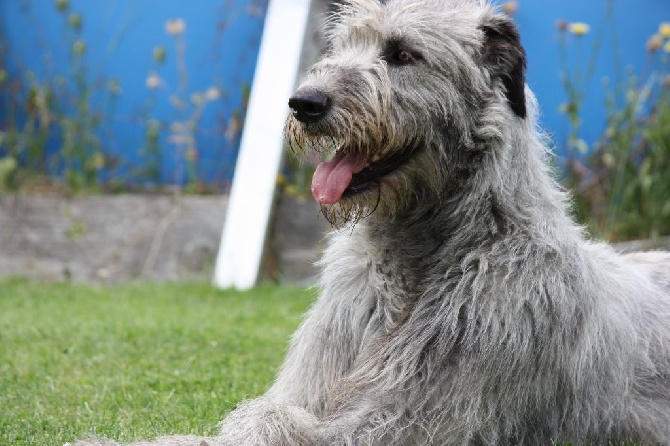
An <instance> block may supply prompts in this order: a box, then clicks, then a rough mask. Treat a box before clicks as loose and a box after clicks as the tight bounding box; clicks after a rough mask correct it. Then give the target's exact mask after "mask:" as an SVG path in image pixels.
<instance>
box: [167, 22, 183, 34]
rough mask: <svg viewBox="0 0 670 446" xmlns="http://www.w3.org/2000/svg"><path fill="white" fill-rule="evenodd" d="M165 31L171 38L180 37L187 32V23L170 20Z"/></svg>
mask: <svg viewBox="0 0 670 446" xmlns="http://www.w3.org/2000/svg"><path fill="white" fill-rule="evenodd" d="M165 31H166V32H167V33H168V34H170V35H171V36H178V35H180V34H183V33H184V31H186V22H184V20H182V19H174V20H168V21H167V22H165Z"/></svg>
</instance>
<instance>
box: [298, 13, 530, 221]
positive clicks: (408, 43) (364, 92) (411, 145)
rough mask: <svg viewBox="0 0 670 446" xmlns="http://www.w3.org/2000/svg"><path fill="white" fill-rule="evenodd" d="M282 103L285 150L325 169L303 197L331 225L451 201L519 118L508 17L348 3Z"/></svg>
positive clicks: (519, 51) (519, 86) (522, 112)
mask: <svg viewBox="0 0 670 446" xmlns="http://www.w3.org/2000/svg"><path fill="white" fill-rule="evenodd" d="M327 39H328V42H329V47H328V51H327V52H326V54H325V56H324V58H323V59H322V60H321V61H320V62H319V63H317V64H315V65H314V66H313V67H312V68H311V69H310V70H309V71H308V72H307V74H306V75H305V77H304V78H303V79H302V82H301V84H300V86H299V88H298V89H297V91H296V92H295V93H294V95H293V96H292V97H291V99H290V100H289V107H290V108H291V114H290V115H289V117H288V120H287V123H286V129H285V133H286V137H287V141H288V143H289V147H290V148H291V149H292V150H293V151H294V152H295V153H296V154H298V155H300V154H303V153H304V152H312V151H318V152H321V153H322V154H324V155H325V156H326V158H327V161H325V162H323V163H321V164H320V165H319V166H318V167H317V169H316V172H315V174H314V177H313V181H312V192H313V195H314V198H315V199H316V200H317V202H319V203H321V205H322V209H323V211H324V215H326V217H327V218H329V220H330V221H331V222H332V223H334V224H336V225H339V224H341V223H342V222H344V221H357V220H359V219H360V218H363V217H365V216H368V215H370V214H373V215H375V217H376V218H382V219H390V218H396V217H398V216H400V215H402V214H403V212H404V211H406V210H407V209H408V208H410V207H412V208H415V207H417V206H418V207H425V208H430V207H434V206H437V205H439V204H440V202H441V201H442V200H443V199H444V198H445V196H447V195H453V194H455V193H458V189H459V188H462V187H463V186H464V184H465V183H466V182H467V180H468V178H469V177H471V176H472V175H474V174H475V173H476V171H477V170H478V168H479V166H480V164H481V163H482V160H483V159H484V158H485V157H486V156H487V154H490V153H491V152H493V151H495V150H496V148H499V147H501V146H503V145H504V139H505V137H506V136H505V135H506V133H507V131H506V130H505V128H506V127H507V126H509V123H510V120H523V119H525V117H526V98H525V91H524V88H525V79H524V70H525V53H524V50H523V48H522V47H521V44H520V40H519V34H518V32H517V30H516V27H515V26H514V24H513V23H512V22H511V20H510V19H509V18H508V17H506V16H504V15H502V14H500V13H497V12H496V11H495V10H494V9H493V8H492V7H491V6H489V5H488V4H486V3H485V2H482V1H476V0H386V1H382V2H379V1H375V0H350V1H348V2H346V3H344V4H342V5H341V6H340V8H339V10H338V12H337V13H335V14H334V15H333V18H332V19H331V21H330V23H329V28H328V33H327Z"/></svg>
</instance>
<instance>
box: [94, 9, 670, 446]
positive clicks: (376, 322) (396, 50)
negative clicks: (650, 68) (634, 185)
mask: <svg viewBox="0 0 670 446" xmlns="http://www.w3.org/2000/svg"><path fill="white" fill-rule="evenodd" d="M328 39H329V42H330V47H329V50H328V52H327V54H326V56H325V57H324V58H323V60H321V61H320V62H319V63H317V64H316V65H315V66H313V67H312V68H311V69H310V70H309V72H308V73H307V74H306V76H305V78H304V79H303V81H302V83H301V85H300V87H299V88H298V90H297V91H296V93H295V95H294V96H293V97H292V98H291V100H290V103H289V105H290V106H291V108H292V114H291V115H290V116H289V118H288V121H287V124H286V135H287V139H288V142H289V144H290V146H291V148H292V149H293V150H294V151H295V152H297V153H299V154H303V153H312V152H313V151H319V152H325V153H329V154H330V156H332V158H331V159H330V160H329V161H326V162H324V163H322V164H321V165H320V166H319V167H318V168H317V171H316V173H315V175H314V180H313V185H312V186H313V187H312V189H313V193H314V196H315V198H316V199H317V201H319V202H320V203H321V204H322V208H323V213H324V215H325V216H326V217H327V218H328V219H329V220H330V221H331V222H332V223H333V225H335V226H336V227H337V230H335V231H334V232H333V233H332V235H331V236H330V238H329V245H328V248H327V249H326V251H325V253H324V256H323V259H322V261H321V267H322V276H321V283H320V288H321V294H320V297H319V299H318V300H317V302H316V303H315V304H314V306H313V308H312V309H311V310H310V311H309V313H308V315H307V317H306V319H305V321H304V323H303V324H302V326H301V327H300V329H299V330H298V331H297V333H296V334H295V336H294V337H293V341H292V343H291V347H290V350H289V352H288V355H287V357H286V360H285V362H284V364H283V366H282V368H281V371H280V373H279V375H278V377H277V379H276V381H275V383H274V385H273V386H272V388H271V389H270V390H269V391H268V392H267V394H265V395H264V396H261V397H259V398H257V399H255V400H252V401H248V402H243V403H241V404H239V405H238V407H237V408H236V409H235V410H233V411H232V412H231V413H230V415H229V416H228V417H227V418H226V420H224V421H223V422H222V424H221V433H220V436H218V437H215V438H207V439H204V438H195V437H169V438H163V439H158V440H156V442H155V443H151V444H166V445H168V444H172V445H187V444H188V445H198V444H203V445H205V444H210V445H422V444H440V445H442V444H444V445H460V444H487V445H498V444H510V445H512V444H514V445H520V444H525V445H540V444H543V445H546V444H551V442H552V441H561V442H568V441H569V442H572V443H573V444H584V443H589V444H607V442H609V441H633V442H637V443H639V444H670V254H666V253H660V252H656V253H646V254H634V255H626V256H625V255H619V254H617V253H615V252H614V251H613V250H612V249H611V248H610V247H609V246H607V245H605V244H601V243H595V242H591V241H588V240H587V239H586V238H585V236H584V234H583V232H582V229H581V228H580V227H579V226H577V225H576V224H575V223H574V222H573V220H572V219H571V218H570V216H569V215H568V209H567V208H568V199H567V197H566V195H565V193H564V192H563V191H562V190H561V189H560V187H559V186H558V185H557V184H556V183H555V181H554V180H553V179H552V176H551V175H550V172H549V167H548V165H549V162H548V156H549V155H548V149H547V144H546V141H545V140H544V138H543V136H542V134H541V133H540V132H539V131H538V129H537V128H536V114H537V104H536V101H535V99H534V97H533V95H532V93H531V92H530V91H529V90H528V89H527V88H526V87H525V80H524V70H525V54H524V50H523V49H522V47H521V44H520V41H519V35H518V33H517V30H516V28H515V26H514V25H513V23H512V22H511V21H510V20H509V19H508V18H507V17H506V16H504V15H502V14H499V13H498V12H496V10H495V9H494V8H493V7H492V6H491V5H489V4H488V3H486V2H483V1H476V0H388V1H386V2H379V1H374V0H352V1H348V2H347V3H346V4H344V5H341V6H340V9H339V10H338V12H337V13H336V14H335V15H334V16H333V19H332V21H331V22H330V24H329V32H328ZM82 444H85V443H82Z"/></svg>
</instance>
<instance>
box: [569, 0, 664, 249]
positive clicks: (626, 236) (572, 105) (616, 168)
mask: <svg viewBox="0 0 670 446" xmlns="http://www.w3.org/2000/svg"><path fill="white" fill-rule="evenodd" d="M578 25H579V26H578ZM558 28H559V37H560V38H559V50H560V54H561V60H562V62H563V72H562V79H563V86H564V89H565V92H566V95H567V97H568V101H567V102H566V103H565V104H564V105H563V106H562V107H561V111H562V112H563V113H565V115H566V117H567V120H568V124H569V135H568V139H567V148H566V151H567V153H568V162H567V179H566V182H567V185H568V187H570V188H571V189H572V191H573V194H574V197H575V201H574V211H575V214H576V217H577V219H578V220H579V221H581V222H583V223H584V224H586V225H587V226H588V227H589V229H590V230H591V232H592V233H594V234H595V235H597V236H599V237H603V238H606V239H608V240H612V241H615V240H630V239H638V238H647V237H658V236H662V235H668V234H670V70H669V63H668V58H669V54H668V53H670V41H668V38H669V37H670V35H666V34H670V27H668V25H667V24H661V25H660V27H659V33H658V34H656V35H654V36H653V37H652V38H651V39H650V40H649V43H647V48H646V51H647V58H648V62H647V68H646V69H645V72H644V73H642V75H641V76H639V77H638V76H637V75H635V73H633V72H632V70H628V72H627V74H626V75H625V76H621V75H620V74H619V73H615V76H616V79H617V80H616V82H615V85H614V86H613V87H609V90H608V96H607V100H606V104H605V106H606V110H607V125H606V129H605V132H604V134H603V136H602V137H601V139H600V140H599V141H598V142H596V143H595V144H593V145H592V146H589V144H588V143H587V142H586V141H584V140H583V139H582V138H581V122H582V114H583V110H582V106H583V103H584V99H585V97H586V94H587V92H588V85H589V81H590V80H591V78H592V77H593V74H594V68H595V65H596V64H597V61H598V59H599V55H600V51H601V48H602V45H603V41H604V39H605V36H606V34H607V33H606V31H608V29H607V28H610V29H609V31H610V32H611V38H612V41H613V42H612V43H613V46H614V48H615V52H616V54H615V59H616V60H617V61H618V62H619V64H618V65H619V66H620V61H619V55H618V48H617V45H618V40H617V34H616V29H615V26H614V23H613V19H612V1H611V0H610V1H608V2H607V11H606V20H605V21H604V25H603V26H602V27H601V28H600V30H599V31H598V33H597V35H596V37H595V39H594V40H593V44H592V47H591V48H590V54H589V57H588V62H587V63H586V64H585V65H586V66H584V64H583V51H584V45H585V41H584V38H583V36H584V35H585V34H587V33H588V32H589V27H588V25H587V24H568V23H566V22H563V21H560V22H559V24H558ZM570 34H572V36H574V38H573V39H574V40H572V42H573V43H574V45H573V46H570V45H569V43H568V38H567V37H568V36H569V35H570ZM570 51H574V52H575V53H576V54H577V63H576V65H575V66H570V64H569V63H568V52H570ZM662 53H663V54H662ZM620 79H621V80H620ZM605 84H606V85H609V83H608V82H605Z"/></svg>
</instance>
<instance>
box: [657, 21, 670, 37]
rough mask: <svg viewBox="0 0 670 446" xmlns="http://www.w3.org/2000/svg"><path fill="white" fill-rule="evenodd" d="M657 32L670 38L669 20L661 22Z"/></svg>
mask: <svg viewBox="0 0 670 446" xmlns="http://www.w3.org/2000/svg"><path fill="white" fill-rule="evenodd" d="M658 33H659V34H660V35H661V36H663V37H665V38H666V39H667V38H670V22H665V23H661V25H660V26H659V27H658Z"/></svg>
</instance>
